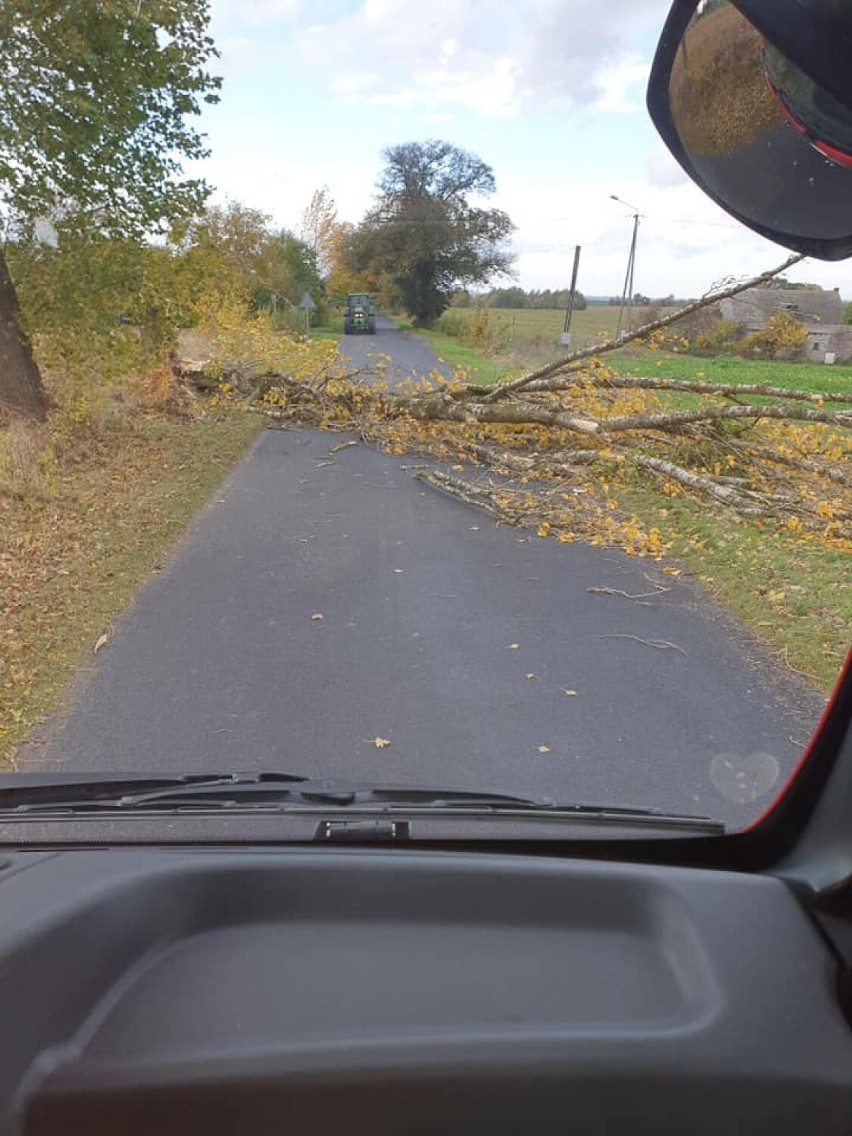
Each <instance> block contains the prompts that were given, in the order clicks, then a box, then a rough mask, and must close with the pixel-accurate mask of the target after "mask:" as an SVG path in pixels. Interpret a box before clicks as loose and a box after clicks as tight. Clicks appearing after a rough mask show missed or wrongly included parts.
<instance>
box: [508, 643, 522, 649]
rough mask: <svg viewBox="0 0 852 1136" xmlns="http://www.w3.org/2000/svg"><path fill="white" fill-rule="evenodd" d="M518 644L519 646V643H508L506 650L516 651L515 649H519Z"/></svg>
mask: <svg viewBox="0 0 852 1136" xmlns="http://www.w3.org/2000/svg"><path fill="white" fill-rule="evenodd" d="M520 646H521V645H520V643H510V644H509V646H508V647H507V648H506V650H507V651H517V650H519V649H520Z"/></svg>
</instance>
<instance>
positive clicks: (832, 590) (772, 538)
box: [618, 486, 852, 694]
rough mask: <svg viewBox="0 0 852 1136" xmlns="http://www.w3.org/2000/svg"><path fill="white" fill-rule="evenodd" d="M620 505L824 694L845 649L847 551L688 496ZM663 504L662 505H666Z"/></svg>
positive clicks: (631, 495) (643, 493) (850, 618)
mask: <svg viewBox="0 0 852 1136" xmlns="http://www.w3.org/2000/svg"><path fill="white" fill-rule="evenodd" d="M618 499H619V503H620V504H621V506H622V507H623V508H625V509H627V510H630V511H632V512H635V513H636V515H637V516H638V517H639V518H640V520H642V521H643V522H644V523H645V524H647V525H656V526H657V527H658V528H659V529H660V532H661V534H662V537H663V539H664V540H665V541H670V542H671V549H670V555H671V556H673V557H675V558H676V559H677V560H679V561H680V562H681V563H682V564H683V565H684V566H685V567H686V568H687V570H688V571H689V572H690V573H691V574H692V575H693V576H694V577H695V578H696V579H697V581H698V582H699V584H700V585H701V586H702V587H703V588H704V589H705V590H706V591H707V592H708V593H709V594H710V595H711V596H713V597H714V598H715V599H717V600H719V601H720V602H721V603H723V604H724V605H725V606H726V607H727V608H729V609H730V610H731V611H733V612H734V614H735V615H737V616H739V618H740V619H742V620H743V622H744V623H746V624H747V625H748V626H749V627H751V628H752V630H753V631H754V632H756V634H757V635H758V637H759V638H760V639H762V640H763V641H764V642H765V643H766V644H767V645H768V646H769V647H770V648H771V649H773V651H774V652H775V653H776V654H777V656H778V658H779V660H780V661H781V662H783V663H784V664H785V665H787V666H790V667H792V668H793V669H794V670H796V671H799V672H800V673H801V674H803V675H805V676H806V677H807V678H809V679H810V680H811V681H812V682H813V683H814V685H815V686H817V687H818V688H819V689H820V690H821V691H822V692H823V693H824V694H828V693H830V691H831V689H832V687H833V686H834V684H835V683H836V681H837V676H838V674H839V673H840V668H841V666H842V664H843V660H844V658H845V655H846V652H847V651H848V649H849V629H850V627H852V574H850V572H849V555H848V553H847V552H842V551H839V550H833V549H831V548H827V547H826V546H825V545H824V544H821V543H820V542H818V541H815V540H803V539H802V538H801V537H800V536H799V537H794V536H792V535H788V534H787V533H785V532H784V531H779V530H778V528H777V527H775V526H769V525H766V526H761V524H760V522H752V521H738V520H736V519H735V518H734V517H733V516H732V515H730V514H727V513H724V512H723V511H722V510H721V509H715V508H707V507H703V506H702V505H700V504H699V503H698V502H696V501H694V500H691V499H690V498H688V497H681V498H678V499H674V500H673V499H669V498H664V497H663V496H662V494H660V493H659V492H658V491H657V490H656V489H655V488H652V487H650V486H649V487H647V488H635V489H629V490H625V489H623V488H619V490H618ZM664 502H665V503H664Z"/></svg>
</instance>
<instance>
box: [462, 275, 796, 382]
mask: <svg viewBox="0 0 852 1136" xmlns="http://www.w3.org/2000/svg"><path fill="white" fill-rule="evenodd" d="M804 259H805V258H804V256H802V255H801V254H799V253H796V254H795V255H794V256H790V257H788V258H787V259H786V260H785V261H784V263H783V264H779V265H778V267H777V268H772V269H770V270H769V271H768V272H762V273H761V274H760V275H759V276H753V277H752V278H751V279H750V280H746V281H745V282H743V283H740V284H732V285H730V287H727V288H723V289H721V290H720V291H712V292H708V293H707V295H706V296H702V298H701V299H700V300H696V302H695V303H694V304H687V305H686V306H685V307H683V308H678V310H677V311H675V312H671V313H670V314H669V315H667V316H661V317H660V319H656V320H651V321H650V323H646V324H643V325H642V327H638V328H636V329H635V330H633V331H626V332H625V333H624V334H623V335H620V336H619V337H618V338H617V339H608V340H606V341H605V342H604V343H598V344H594V345H591V346H589V347H582V348H580V350H578V351H572V352H571V353H570V354H569V355H566V356H564V357H563V358H561V359H554V360H553V361H552V362H550V363H546V364H545V365H544V366H543V367H537V368H536V370H534V371H530V372H528V373H527V374H526V375H520V376H519V377H518V378H516V379H510V380H508V381H507V382H503V383H496V384H493V385H492V386H490V387H480V388H479V389H480V392H482V391H485V392H487V393H486V394H485V401H486V402H494V401H495V400H496V399H498V398H505V397H506V395H508V394H512V393H513V392H515V391H519V390H523V389H524V388H525V387H527V386H529V384H530V383H532V382H535V381H536V380H537V379H546V378H548V377H549V376H551V375H555V374H558V373H559V372H560V371H562V370H564V369H565V368H567V367H568V366H570V364H571V363H577V362H580V361H581V360H583V359H591V358H592V356H594V355H603V354H604V353H605V352H607V351H615V350H617V349H618V348H619V347H624V346H625V345H626V344H628V343H632V342H633V341H634V340H637V339H644V338H645V336H647V335H651V334H652V333H653V332H655V331H660V330H661V329H662V328H664V327H669V326H671V324H673V323H676V322H677V321H678V320H681V319H684V318H685V317H686V316H691V315H693V314H694V313H695V312H699V311H701V310H702V308H709V307H711V306H712V305H713V304H718V303H719V302H720V301H721V300H727V299H729V298H730V297H731V296H737V295H739V293H740V292H745V291H746V290H747V289H749V288H758V287H760V285H761V284H766V283H767V282H768V281H770V280H771V279H772V278H773V277H774V276H777V275H778V274H779V273H781V272H786V271H787V269H788V268H792V266H793V265H794V264H798V263H799V262H800V261H802V260H804Z"/></svg>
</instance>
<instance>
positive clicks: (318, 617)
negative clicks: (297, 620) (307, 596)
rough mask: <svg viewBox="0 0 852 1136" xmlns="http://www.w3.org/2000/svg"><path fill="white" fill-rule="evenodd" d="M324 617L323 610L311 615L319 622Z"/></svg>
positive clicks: (315, 621)
mask: <svg viewBox="0 0 852 1136" xmlns="http://www.w3.org/2000/svg"><path fill="white" fill-rule="evenodd" d="M323 618H324V617H323V614H322V612H321V611H315V612H314V614H313V615H312V616H311V619H312V620H313V621H314V623H319V622H320V621H321V620H322V619H323Z"/></svg>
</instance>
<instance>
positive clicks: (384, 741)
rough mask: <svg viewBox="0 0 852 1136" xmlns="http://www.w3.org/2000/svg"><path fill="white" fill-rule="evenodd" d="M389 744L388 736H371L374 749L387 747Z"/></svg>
mask: <svg viewBox="0 0 852 1136" xmlns="http://www.w3.org/2000/svg"><path fill="white" fill-rule="evenodd" d="M390 744H391V741H390V738H373V740H372V742H371V745H372V746H373V748H374V749H387V748H388V746H389V745H390Z"/></svg>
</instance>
